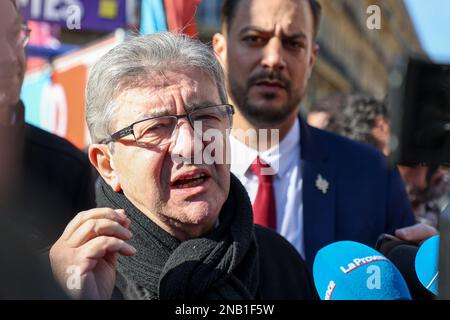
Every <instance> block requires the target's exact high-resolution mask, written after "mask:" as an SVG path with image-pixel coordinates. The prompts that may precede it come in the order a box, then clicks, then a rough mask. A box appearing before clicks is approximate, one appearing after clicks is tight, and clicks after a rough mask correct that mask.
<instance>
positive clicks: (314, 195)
mask: <svg viewBox="0 0 450 320" xmlns="http://www.w3.org/2000/svg"><path fill="white" fill-rule="evenodd" d="M300 128H301V129H300V131H301V133H300V134H301V136H300V139H301V142H300V143H301V165H302V175H303V219H304V241H305V252H306V257H305V258H306V261H307V262H308V264H309V265H310V266H312V263H313V261H314V257H315V255H316V253H317V251H318V250H319V249H320V248H322V247H324V246H326V245H327V244H330V243H332V242H336V241H340V240H352V241H357V242H361V243H364V244H366V245H369V246H372V247H373V246H374V245H375V243H376V240H377V238H378V236H380V235H381V234H382V233H390V234H393V233H394V231H395V229H397V228H400V227H405V226H409V225H412V224H414V222H415V221H414V215H413V211H412V209H411V206H410V204H409V201H408V198H407V195H406V190H405V186H404V184H403V181H402V179H401V177H400V174H399V172H398V170H397V169H396V168H394V169H391V168H389V167H388V165H387V162H386V158H385V157H384V156H383V155H382V154H381V153H380V152H378V151H377V150H376V149H375V148H372V147H370V146H366V145H363V144H360V143H358V142H354V141H351V140H349V139H347V138H344V137H341V136H338V135H335V134H332V133H329V132H326V131H323V130H319V129H316V128H313V127H310V126H309V125H308V124H306V122H305V121H303V120H302V119H300ZM319 175H321V176H322V178H323V179H324V180H326V181H327V182H328V183H329V186H328V189H327V192H326V193H323V192H322V191H321V190H320V189H319V188H318V187H317V186H316V182H317V180H318V176H319Z"/></svg>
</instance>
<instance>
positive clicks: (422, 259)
mask: <svg viewBox="0 0 450 320" xmlns="http://www.w3.org/2000/svg"><path fill="white" fill-rule="evenodd" d="M439 241H440V237H439V236H434V237H431V238H429V239H427V240H426V241H425V242H424V243H422V245H421V246H420V248H419V250H418V251H417V254H416V261H415V268H416V273H417V277H418V278H419V281H420V283H421V284H422V285H423V286H424V287H425V288H426V289H427V290H428V291H430V292H431V293H433V294H434V295H437V294H438V280H439V271H438V264H439Z"/></svg>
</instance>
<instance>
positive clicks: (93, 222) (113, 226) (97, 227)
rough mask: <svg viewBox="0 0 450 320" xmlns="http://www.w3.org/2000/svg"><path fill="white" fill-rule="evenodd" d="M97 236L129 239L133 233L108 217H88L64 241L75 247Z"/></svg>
mask: <svg viewBox="0 0 450 320" xmlns="http://www.w3.org/2000/svg"><path fill="white" fill-rule="evenodd" d="M98 236H109V237H116V238H118V239H122V240H130V239H131V237H132V236H133V235H132V234H131V232H130V230H128V229H127V228H126V227H124V226H123V225H121V224H120V223H118V222H116V221H112V220H109V219H90V220H87V221H86V222H84V223H83V224H82V225H81V226H79V228H78V229H76V230H75V231H74V232H73V233H72V235H71V236H70V237H69V238H68V239H67V240H66V242H67V244H68V245H69V246H70V247H73V248H76V247H80V246H81V245H83V244H85V243H86V242H88V241H90V240H92V239H93V238H95V237H98Z"/></svg>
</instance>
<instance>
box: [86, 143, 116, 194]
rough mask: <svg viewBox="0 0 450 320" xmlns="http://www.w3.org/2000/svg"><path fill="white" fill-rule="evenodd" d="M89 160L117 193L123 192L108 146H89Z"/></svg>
mask: <svg viewBox="0 0 450 320" xmlns="http://www.w3.org/2000/svg"><path fill="white" fill-rule="evenodd" d="M89 160H90V161H91V163H92V165H93V166H94V167H95V169H97V171H98V172H99V173H100V175H101V176H102V178H103V179H104V180H105V181H106V183H108V184H109V185H110V186H111V188H112V189H113V190H114V191H115V192H120V191H122V188H121V186H120V182H119V178H118V177H117V172H116V170H115V168H114V162H113V159H112V154H111V151H110V150H109V148H108V146H107V145H104V144H91V145H90V146H89Z"/></svg>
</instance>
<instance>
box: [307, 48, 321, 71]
mask: <svg viewBox="0 0 450 320" xmlns="http://www.w3.org/2000/svg"><path fill="white" fill-rule="evenodd" d="M318 53H319V45H318V44H317V43H314V46H313V49H312V52H311V56H310V57H309V70H308V79H309V78H310V77H311V74H312V70H313V67H314V62H315V61H316V58H317V54H318Z"/></svg>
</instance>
